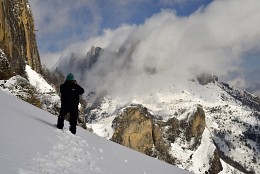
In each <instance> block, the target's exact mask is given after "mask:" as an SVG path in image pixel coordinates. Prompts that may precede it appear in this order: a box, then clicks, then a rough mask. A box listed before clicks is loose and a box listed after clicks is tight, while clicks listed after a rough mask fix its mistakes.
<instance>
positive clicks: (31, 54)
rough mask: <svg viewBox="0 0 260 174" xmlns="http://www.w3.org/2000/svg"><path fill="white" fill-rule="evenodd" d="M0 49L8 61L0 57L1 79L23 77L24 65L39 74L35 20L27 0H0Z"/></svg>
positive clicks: (39, 64) (39, 63)
mask: <svg viewBox="0 0 260 174" xmlns="http://www.w3.org/2000/svg"><path fill="white" fill-rule="evenodd" d="M0 49H1V50H2V52H3V53H4V54H5V56H4V57H6V58H7V60H3V59H1V57H0V67H6V68H5V69H1V72H0V79H7V78H9V77H11V76H13V75H16V74H18V75H22V76H24V74H25V71H24V69H25V64H28V65H30V66H31V67H32V69H33V70H35V71H36V72H38V73H40V72H41V70H42V67H41V62H40V57H39V53H38V48H37V43H36V38H35V29H34V20H33V17H32V13H31V10H30V6H29V4H28V0H0Z"/></svg>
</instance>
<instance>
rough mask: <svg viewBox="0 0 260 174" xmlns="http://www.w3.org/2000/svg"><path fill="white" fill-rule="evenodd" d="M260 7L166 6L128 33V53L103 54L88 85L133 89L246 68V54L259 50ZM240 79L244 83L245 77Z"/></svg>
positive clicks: (256, 3)
mask: <svg viewBox="0 0 260 174" xmlns="http://www.w3.org/2000/svg"><path fill="white" fill-rule="evenodd" d="M259 8H260V2H259V1H250V3H249V2H245V1H243V0H240V1H238V0H236V1H214V2H212V3H211V4H210V5H209V6H208V7H207V8H205V9H200V10H198V11H196V12H195V13H194V14H192V15H190V16H189V17H178V16H176V14H175V13H174V12H173V11H169V10H165V11H162V12H161V13H159V14H156V15H154V16H152V17H151V18H149V19H147V20H146V21H145V23H144V24H142V25H140V26H136V27H134V28H133V29H132V31H130V32H129V33H126V34H128V37H127V38H126V40H125V42H124V43H123V44H122V45H120V48H121V49H122V48H124V50H125V51H124V52H123V53H121V54H120V55H118V54H117V55H113V54H112V55H111V54H104V56H103V57H101V58H100V59H101V60H100V61H99V62H98V63H97V65H96V67H95V68H94V69H93V70H92V71H91V72H88V74H87V79H88V80H89V81H87V82H86V84H91V85H90V89H97V88H101V89H100V90H108V89H110V90H111V91H112V92H114V91H116V92H120V90H123V91H122V92H125V91H128V92H130V93H131V92H137V91H142V92H143V91H147V90H148V89H149V88H156V87H158V84H167V85H169V84H171V83H173V82H174V81H175V80H176V79H178V80H180V79H188V78H191V77H192V76H191V75H192V74H194V73H195V74H196V73H199V72H210V73H212V74H216V75H218V76H220V78H227V77H228V76H229V75H230V74H232V73H236V72H241V71H242V67H241V62H242V60H243V59H244V58H246V57H244V56H245V55H246V54H247V53H248V52H250V51H252V50H256V49H259V47H258V45H259V43H260V30H259V29H260V24H259V22H257V21H258V19H259V18H260V12H259V10H258V9H259ZM111 44H113V41H111ZM117 49H119V48H116V49H115V50H114V51H116V50H117ZM108 55H109V56H108ZM239 82H243V83H239V85H240V86H241V85H242V86H241V87H245V83H244V81H243V79H240V80H239ZM159 86H160V85H159Z"/></svg>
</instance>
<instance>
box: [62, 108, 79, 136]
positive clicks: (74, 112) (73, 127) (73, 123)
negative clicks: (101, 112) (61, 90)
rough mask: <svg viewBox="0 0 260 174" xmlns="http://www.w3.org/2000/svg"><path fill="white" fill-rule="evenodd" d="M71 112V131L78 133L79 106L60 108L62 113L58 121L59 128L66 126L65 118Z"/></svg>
mask: <svg viewBox="0 0 260 174" xmlns="http://www.w3.org/2000/svg"><path fill="white" fill-rule="evenodd" d="M67 113H69V114H70V120H69V122H70V131H71V133H73V134H76V126H77V120H78V116H79V113H78V107H72V108H70V109H66V108H63V107H61V109H60V115H59V117H58V123H57V127H58V128H59V129H62V128H63V126H64V119H65V116H66V114H67Z"/></svg>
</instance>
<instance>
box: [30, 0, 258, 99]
mask: <svg viewBox="0 0 260 174" xmlns="http://www.w3.org/2000/svg"><path fill="white" fill-rule="evenodd" d="M29 3H30V5H31V9H32V11H33V15H34V18H35V26H36V29H37V30H39V31H38V32H37V33H36V35H37V41H38V47H39V51H40V56H41V60H42V63H43V64H45V65H46V66H47V67H50V68H51V67H55V66H57V64H59V62H62V61H64V60H65V58H66V57H69V55H70V54H71V53H72V52H76V53H81V54H85V53H86V52H87V51H89V50H90V48H91V46H100V47H102V48H106V47H108V48H114V49H115V50H116V49H118V48H119V47H122V46H127V44H129V45H131V44H132V45H133V44H135V43H139V42H140V40H141V41H142V44H139V45H138V46H137V48H136V49H135V50H134V53H135V54H136V55H137V57H138V61H136V63H137V64H140V65H144V66H148V65H146V62H147V59H149V61H148V62H149V63H150V64H149V66H156V68H158V69H159V70H162V71H163V72H166V71H168V70H169V69H170V68H174V69H180V70H182V71H183V72H186V71H190V70H191V69H193V70H194V68H195V69H200V71H207V72H210V73H213V74H216V75H217V76H219V78H220V79H221V81H225V82H228V83H230V84H231V85H234V86H236V87H239V88H242V89H247V88H249V87H251V86H250V85H251V84H254V86H256V87H254V88H255V89H254V92H255V93H257V94H259V95H260V78H259V77H260V72H259V69H260V68H259V67H260V58H259V53H260V48H259V45H260V23H259V18H260V11H259V9H260V1H259V0H250V1H245V0H225V1H224V0H223V1H211V0H142V1H140V0H73V1H71V0H55V1H53V0H44V1H42V0H29ZM128 42H130V43H128ZM141 48H142V51H141V52H139V50H140V49H141ZM144 48H145V49H144ZM149 48H153V49H152V50H149ZM155 50H158V51H157V52H155ZM151 53H152V54H151ZM154 55H157V57H156V58H154ZM122 59H123V58H122ZM150 59H151V60H150ZM151 62H154V64H156V65H154V64H152V65H151ZM165 62H168V63H165ZM176 63H177V65H178V66H176ZM169 64H170V65H171V66H169ZM100 66H101V67H102V65H100ZM111 66H113V65H111ZM175 66H176V67H175ZM169 73H173V72H171V71H169ZM120 74H122V73H120ZM166 76H167V75H165V77H166Z"/></svg>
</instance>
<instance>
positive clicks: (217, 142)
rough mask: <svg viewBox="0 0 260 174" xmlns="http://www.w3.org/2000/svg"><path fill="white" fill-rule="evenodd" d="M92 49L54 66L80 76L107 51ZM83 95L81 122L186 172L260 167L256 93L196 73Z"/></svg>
mask: <svg viewBox="0 0 260 174" xmlns="http://www.w3.org/2000/svg"><path fill="white" fill-rule="evenodd" d="M93 50H95V48H94V47H93V48H92V51H91V53H88V54H87V56H85V57H81V58H80V59H77V56H76V55H75V54H74V55H72V56H71V57H70V58H69V59H68V60H69V61H68V62H70V64H69V65H73V66H70V67H69V66H66V63H64V62H63V63H64V64H62V66H60V67H59V68H60V69H61V70H62V67H69V68H70V70H72V71H73V70H74V71H73V72H77V75H78V77H82V79H84V78H85V76H84V75H85V74H88V72H89V71H91V70H92V69H93V67H95V64H96V62H98V61H99V58H100V57H99V56H100V55H102V54H106V53H107V52H104V50H103V49H100V48H97V51H93ZM116 54H122V52H120V51H119V52H118V53H116ZM102 58H109V56H103V57H102ZM72 62H73V63H72ZM83 62H84V63H83ZM78 70H80V71H78ZM101 72H102V71H101ZM151 72H152V71H150V70H149V74H148V75H154V74H156V71H153V72H154V73H152V74H151ZM83 81H84V80H83ZM133 83H135V82H134V81H133ZM87 85H88V84H86V86H85V88H87V89H88V86H87ZM125 93H126V94H127V93H128V91H125ZM122 94H123V93H122ZM86 97H87V108H86V110H85V115H86V119H87V122H88V124H87V127H88V128H91V129H92V131H93V132H94V133H96V134H98V135H100V136H102V137H105V138H108V139H110V140H112V141H114V142H117V143H119V144H122V145H124V146H127V147H129V148H132V149H134V150H137V151H139V152H142V153H144V154H147V155H149V156H152V157H155V158H158V159H160V160H163V161H166V162H168V163H170V164H173V165H176V166H178V167H180V168H183V169H186V170H188V171H190V172H192V173H198V174H199V173H210V174H214V173H220V174H224V173H225V174H226V173H230V174H231V173H259V172H260V168H259V166H260V163H259V161H260V155H259V154H260V147H259V144H260V127H259V125H260V110H259V109H260V98H259V97H258V96H256V95H253V94H251V93H249V92H247V91H243V90H240V89H237V88H234V87H232V86H230V85H229V84H227V83H223V82H219V81H218V77H216V76H214V75H210V74H208V73H202V74H197V75H196V76H195V77H194V78H193V79H190V80H186V81H185V80H183V82H182V83H181V84H180V83H178V81H176V83H172V84H171V85H169V86H164V87H163V88H160V89H159V90H153V87H151V90H149V91H148V92H143V93H139V94H138V95H134V96H130V97H129V96H128V97H124V96H120V95H119V96H118V95H117V96H115V95H110V94H109V93H107V92H106V91H104V92H103V93H96V92H95V91H93V92H91V93H89V94H88V95H87V96H86Z"/></svg>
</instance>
